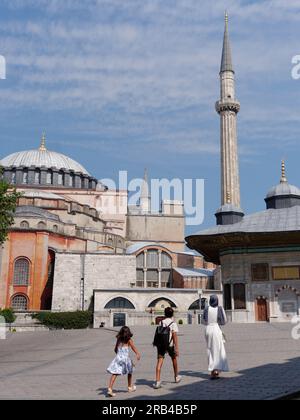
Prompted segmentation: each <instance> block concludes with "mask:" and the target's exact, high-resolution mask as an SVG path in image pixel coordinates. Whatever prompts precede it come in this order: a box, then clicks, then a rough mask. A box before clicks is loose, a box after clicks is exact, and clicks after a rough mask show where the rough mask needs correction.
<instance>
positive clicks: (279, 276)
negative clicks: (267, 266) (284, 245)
mask: <svg viewBox="0 0 300 420" xmlns="http://www.w3.org/2000/svg"><path fill="white" fill-rule="evenodd" d="M273 279H274V280H299V279H300V272H299V266H290V267H273Z"/></svg>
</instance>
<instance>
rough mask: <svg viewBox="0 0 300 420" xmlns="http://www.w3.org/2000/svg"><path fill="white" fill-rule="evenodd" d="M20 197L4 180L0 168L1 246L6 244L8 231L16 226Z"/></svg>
mask: <svg viewBox="0 0 300 420" xmlns="http://www.w3.org/2000/svg"><path fill="white" fill-rule="evenodd" d="M20 196H21V194H20V193H18V192H17V191H16V189H15V188H12V186H11V185H9V184H8V182H7V181H6V180H5V179H4V178H3V175H2V170H1V168H0V245H1V244H3V243H4V242H5V240H6V238H7V233H8V229H9V228H10V227H11V226H12V225H13V224H14V212H15V210H16V207H17V202H18V198H19V197H20Z"/></svg>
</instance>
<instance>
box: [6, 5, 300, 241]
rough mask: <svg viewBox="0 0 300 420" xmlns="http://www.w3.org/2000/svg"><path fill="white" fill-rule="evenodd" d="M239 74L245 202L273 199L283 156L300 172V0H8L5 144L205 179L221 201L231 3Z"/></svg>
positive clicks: (111, 168)
mask: <svg viewBox="0 0 300 420" xmlns="http://www.w3.org/2000/svg"><path fill="white" fill-rule="evenodd" d="M225 9H227V10H228V13H229V19H230V22H229V24H230V27H229V28H230V39H231V45H232V50H233V60H234V66H235V70H236V79H237V86H236V89H237V97H238V99H239V101H240V102H241V111H240V113H239V115H238V138H239V151H240V174H241V195H242V207H243V208H244V210H245V212H246V213H250V212H254V211H258V210H261V209H263V208H264V201H263V198H264V196H265V194H266V192H267V191H268V189H269V188H270V187H271V186H272V185H274V184H276V183H277V182H278V181H279V177H280V161H281V159H282V158H285V159H286V164H287V176H288V180H289V181H290V182H291V183H292V184H296V185H300V175H299V171H298V167H299V163H298V161H299V152H300V143H299V140H300V118H299V117H300V111H299V110H300V80H293V79H292V77H291V69H292V64H291V59H292V57H293V56H294V55H296V54H300V45H299V38H300V0H297V1H296V0H290V1H288V2H287V1H284V0H274V1H257V2H255V1H242V0H239V1H238V0H231V1H230V0H227V1H225V0H224V1H223V0H219V1H214V2H212V1H211V0H180V1H179V0H142V1H141V0H126V1H125V0H84V1H83V0H63V1H62V0H1V4H0V11H1V13H0V54H2V55H3V56H5V57H6V60H7V79H6V80H0V89H1V96H0V97H1V101H0V124H1V152H0V155H1V157H2V156H6V155H8V154H10V153H12V152H15V151H18V150H24V149H31V148H35V147H37V145H38V144H39V139H40V136H41V133H42V131H46V134H47V142H48V147H49V148H50V149H53V150H56V151H59V152H62V153H65V154H67V155H70V156H72V157H73V158H75V159H76V160H78V161H80V162H81V163H82V164H83V165H84V166H85V167H86V168H87V169H88V170H89V171H90V172H91V173H92V174H93V175H95V176H97V177H98V178H113V179H116V180H117V178H118V171H119V170H128V172H129V177H130V178H133V177H140V176H142V174H143V170H144V167H147V168H148V171H149V174H150V176H152V177H154V178H163V177H167V178H174V177H179V178H182V179H184V178H204V179H205V183H206V192H205V199H206V200H205V221H204V224H203V225H202V226H195V227H189V228H188V229H187V233H191V232H195V231H197V230H200V229H202V228H204V227H207V226H209V225H212V224H214V223H215V220H214V216H213V214H214V211H215V210H216V208H217V207H218V206H219V204H220V185H219V184H220V182H219V161H220V160H219V117H218V115H217V114H216V112H215V110H214V104H215V101H216V100H217V99H218V98H219V79H218V72H219V65H220V57H221V48H222V37H223V25H224V24H223V19H224V10H225Z"/></svg>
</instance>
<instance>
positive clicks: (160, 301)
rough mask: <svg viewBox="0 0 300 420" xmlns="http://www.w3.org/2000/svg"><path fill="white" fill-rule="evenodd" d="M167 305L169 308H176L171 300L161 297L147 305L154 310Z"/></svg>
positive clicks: (161, 308)
mask: <svg viewBox="0 0 300 420" xmlns="http://www.w3.org/2000/svg"><path fill="white" fill-rule="evenodd" d="M168 306H170V307H171V308H176V305H175V303H174V302H172V301H171V300H170V299H167V298H164V297H162V298H158V299H155V300H154V301H153V302H151V303H150V305H149V306H148V307H149V308H154V309H156V310H164V309H165V308H167V307H168Z"/></svg>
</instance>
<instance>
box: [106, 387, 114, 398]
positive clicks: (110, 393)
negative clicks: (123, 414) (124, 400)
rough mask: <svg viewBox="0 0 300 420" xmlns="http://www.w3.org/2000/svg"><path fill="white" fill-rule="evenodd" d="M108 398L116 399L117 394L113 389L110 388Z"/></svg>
mask: <svg viewBox="0 0 300 420" xmlns="http://www.w3.org/2000/svg"><path fill="white" fill-rule="evenodd" d="M107 396H108V397H110V398H114V397H116V394H115V393H114V391H113V390H112V389H111V388H108V390H107Z"/></svg>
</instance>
